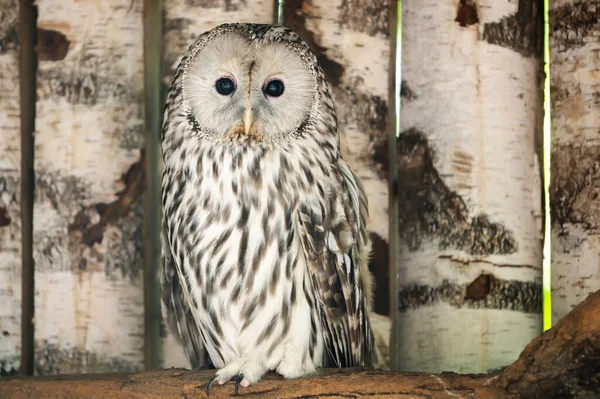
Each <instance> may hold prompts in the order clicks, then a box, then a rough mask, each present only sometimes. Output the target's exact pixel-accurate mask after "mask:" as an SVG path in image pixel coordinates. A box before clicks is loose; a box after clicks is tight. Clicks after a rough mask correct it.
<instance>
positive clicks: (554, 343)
mask: <svg viewBox="0 0 600 399" xmlns="http://www.w3.org/2000/svg"><path fill="white" fill-rule="evenodd" d="M213 374H214V370H204V371H197V372H195V371H183V370H176V369H170V370H156V371H148V372H143V373H130V374H127V373H121V374H105V375H98V374H96V375H72V376H55V377H29V378H27V377H11V378H6V379H0V397H1V398H14V399H21V398H39V399H45V398H57V399H60V398H91V397H93V398H115V399H120V398H164V399H170V398H189V399H191V398H205V397H207V396H206V384H207V383H208V380H209V379H210V377H211V376H212V375H213ZM233 392H234V384H233V382H230V383H227V384H225V385H224V386H219V385H217V384H215V385H213V388H212V390H211V396H210V397H211V398H214V399H218V398H228V397H230V396H231V395H233ZM240 396H243V397H244V396H245V397H250V398H262V397H264V398H274V399H278V398H281V399H283V398H287V399H292V398H327V399H334V398H366V397H377V398H423V399H425V398H429V399H443V398H452V399H457V398H484V399H501V398H502V399H516V398H545V399H551V398H586V399H587V398H590V399H591V398H599V397H600V292H598V293H596V294H594V295H591V296H590V297H589V298H588V299H586V301H585V302H584V303H582V304H581V305H579V306H578V307H576V308H575V309H574V310H573V311H572V312H571V313H569V314H568V315H567V316H565V317H564V318H563V319H562V320H561V321H560V322H559V323H558V324H557V325H556V326H555V327H554V328H553V329H552V330H550V331H547V332H546V333H544V334H542V335H541V336H540V337H538V338H536V339H535V340H533V341H532V342H531V343H530V344H529V345H528V346H527V347H526V348H525V350H524V351H523V353H522V354H521V356H520V358H519V359H518V360H517V361H516V362H515V363H513V364H512V365H510V366H509V367H507V368H506V369H505V370H504V371H503V372H501V373H499V374H489V375H458V374H454V373H442V374H426V373H393V372H386V371H379V370H376V371H365V370H351V369H328V370H323V371H321V372H320V373H319V374H318V375H314V376H311V377H307V378H302V379H296V380H283V379H281V378H280V377H279V376H277V375H274V374H269V375H267V376H266V377H265V378H264V379H263V380H262V381H260V382H259V383H257V384H255V385H253V386H251V387H249V388H240Z"/></svg>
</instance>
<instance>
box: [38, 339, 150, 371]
mask: <svg viewBox="0 0 600 399" xmlns="http://www.w3.org/2000/svg"><path fill="white" fill-rule="evenodd" d="M35 348H36V351H35V372H36V374H38V375H53V374H73V373H82V372H86V370H87V371H90V370H93V371H94V372H95V373H108V372H118V371H120V372H126V371H129V372H131V371H141V370H143V368H144V364H143V361H141V360H140V361H139V362H136V361H128V360H125V359H124V358H123V357H105V356H103V355H102V354H100V353H95V352H89V351H86V350H82V348H80V347H79V348H70V349H65V348H60V347H58V346H57V345H55V344H51V343H49V342H47V341H46V340H43V341H41V342H40V341H36V343H35ZM65 368H67V369H65Z"/></svg>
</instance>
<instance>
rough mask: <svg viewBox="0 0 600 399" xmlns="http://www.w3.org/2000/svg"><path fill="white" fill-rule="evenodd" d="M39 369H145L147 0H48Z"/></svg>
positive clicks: (38, 227) (37, 222) (39, 191)
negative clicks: (144, 3) (144, 1)
mask: <svg viewBox="0 0 600 399" xmlns="http://www.w3.org/2000/svg"><path fill="white" fill-rule="evenodd" d="M37 6H38V29H39V45H38V57H39V69H38V74H37V78H38V86H37V94H38V101H37V115H36V134H35V173H36V193H35V204H34V248H33V253H34V259H35V267H36V270H35V284H36V295H35V306H36V308H35V320H36V323H35V372H36V373H38V374H53V373H79V372H102V371H120V370H140V369H142V368H143V359H144V357H143V342H144V339H143V338H144V329H143V326H144V324H143V322H144V312H143V309H144V308H143V286H142V274H143V257H142V240H143V231H142V226H143V199H142V190H143V181H144V170H143V162H142V159H141V149H142V148H143V147H144V133H143V123H144V119H143V100H144V86H143V74H144V71H143V29H142V0H133V1H130V0H114V1H110V2H104V1H96V0H79V1H75V0H39V1H37Z"/></svg>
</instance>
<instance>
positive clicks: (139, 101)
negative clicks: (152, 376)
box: [0, 0, 391, 374]
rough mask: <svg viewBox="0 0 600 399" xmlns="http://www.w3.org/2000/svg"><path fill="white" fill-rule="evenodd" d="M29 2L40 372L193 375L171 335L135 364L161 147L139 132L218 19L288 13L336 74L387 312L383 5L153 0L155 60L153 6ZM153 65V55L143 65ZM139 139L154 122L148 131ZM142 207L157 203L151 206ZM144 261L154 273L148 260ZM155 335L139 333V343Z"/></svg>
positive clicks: (333, 83)
mask: <svg viewBox="0 0 600 399" xmlns="http://www.w3.org/2000/svg"><path fill="white" fill-rule="evenodd" d="M23 1H24V2H26V1H25V0H23ZM16 3H17V0H0V89H2V90H0V102H1V104H2V106H1V107H0V126H1V130H0V139H1V141H0V194H1V195H0V332H2V334H3V335H2V336H1V337H0V369H2V373H11V372H15V371H16V370H17V369H18V367H19V360H18V359H19V356H20V350H19V345H20V343H21V337H20V331H19V330H20V320H19V318H20V314H21V313H20V304H21V295H20V276H19V271H20V265H21V253H20V250H21V238H20V236H19V232H20V231H19V221H20V214H19V212H20V211H19V208H20V204H19V189H18V187H19V178H20V167H19V163H20V155H21V148H20V145H19V144H20V142H19V137H20V134H19V126H20V125H19V97H18V95H17V93H18V66H19V63H18V52H17V47H16V46H17V44H16V43H17V41H16V33H15V32H16V27H15V26H16V24H17V21H18V17H17V7H16V6H17V4H16ZM150 3H151V2H147V3H146V6H147V5H148V4H150ZM34 4H35V6H36V7H37V10H38V19H37V27H38V43H37V54H38V62H39V64H38V69H37V74H36V78H37V100H36V103H35V113H36V116H35V159H34V160H33V164H34V167H35V169H34V172H35V186H36V187H35V197H34V210H33V212H34V213H33V257H34V261H35V276H34V278H35V297H34V300H35V327H34V328H35V330H34V333H35V343H34V347H33V348H31V349H33V350H34V364H33V368H34V372H35V374H57V373H61V374H62V373H85V372H106V371H125V370H127V371H136V370H140V369H142V368H144V363H145V361H146V365H148V364H155V363H156V362H158V363H159V365H160V366H162V367H189V362H188V360H187V359H186V358H185V355H184V353H183V350H182V348H181V347H180V345H179V344H178V342H177V341H176V340H175V339H174V337H173V336H172V335H170V334H169V333H168V332H167V331H166V329H165V328H164V325H163V326H161V328H160V345H159V346H160V347H161V349H160V355H159V356H158V358H159V359H158V361H157V359H156V357H155V356H149V355H148V351H146V358H145V356H144V343H145V341H144V334H145V333H146V334H148V331H147V330H148V328H149V326H150V328H153V327H152V323H153V321H152V320H151V317H150V318H148V317H147V318H146V321H145V320H144V312H145V309H144V253H146V254H156V251H144V237H145V233H144V225H145V224H144V220H145V219H146V226H151V225H152V224H148V218H147V217H145V216H144V200H145V199H144V186H145V183H146V181H149V182H151V181H152V177H148V176H145V167H148V164H146V163H145V161H146V160H145V159H144V158H145V150H144V148H146V151H147V150H148V148H153V147H152V146H153V145H158V142H156V141H157V137H156V135H155V133H156V132H146V131H145V127H144V123H145V119H146V118H145V113H144V103H145V101H146V102H147V101H149V100H148V99H151V98H152V96H153V95H156V92H159V93H160V92H162V95H163V96H164V94H165V93H166V90H167V89H168V87H169V85H170V81H171V76H172V74H173V71H174V69H175V67H176V66H177V64H178V62H179V60H180V58H181V57H182V55H183V54H184V53H185V51H186V50H187V48H188V47H189V45H190V44H191V43H193V41H194V40H195V38H196V37H197V36H198V35H199V34H201V33H202V32H204V31H206V30H209V29H211V28H213V27H215V26H217V25H219V24H221V23H225V22H233V21H236V22H255V23H274V22H277V21H278V20H280V21H281V19H282V15H280V13H281V12H282V13H283V15H284V18H283V23H284V24H285V25H288V26H290V27H292V28H293V29H295V30H296V31H297V32H298V33H299V34H300V35H301V36H303V37H304V38H305V40H307V42H308V43H309V45H310V46H311V47H312V48H313V50H314V51H315V52H316V53H317V54H318V57H319V60H320V62H321V64H322V66H323V68H324V70H325V72H326V74H327V77H328V79H329V82H330V87H331V90H332V93H333V96H334V100H335V102H336V108H337V112H338V117H339V120H340V126H341V129H342V147H343V153H344V157H345V158H346V159H347V160H348V161H349V163H350V164H351V165H352V167H353V168H354V169H355V170H356V172H357V174H358V175H359V176H360V177H361V179H362V180H363V182H364V184H365V186H366V189H367V192H368V194H369V200H370V212H371V220H370V222H369V230H370V232H371V237H372V238H373V241H374V251H375V254H376V256H375V257H374V260H373V262H372V264H371V267H372V268H373V270H374V271H375V274H376V279H377V283H378V289H377V295H378V299H379V301H378V303H377V306H376V310H377V311H378V312H379V313H384V314H387V313H388V312H389V306H388V305H387V303H388V296H389V290H388V279H387V273H388V268H387V251H388V250H387V246H388V219H389V217H388V189H387V185H388V184H387V181H386V176H385V173H386V172H385V169H386V167H385V165H386V162H387V157H386V151H387V149H386V148H387V146H386V145H385V142H386V140H387V130H388V116H389V107H388V94H389V90H390V89H391V88H390V87H389V80H388V73H389V65H390V53H389V47H390V38H389V31H390V27H389V20H390V13H389V9H390V4H389V2H388V0H384V1H377V2H375V3H373V4H371V3H369V4H368V5H367V4H366V3H365V2H363V1H361V0H336V1H334V2H331V3H323V4H313V2H312V1H306V0H305V1H303V0H293V1H286V2H284V3H283V4H284V7H283V9H281V8H278V5H281V4H279V2H277V1H271V0H262V1H252V2H246V1H242V0H238V1H225V0H209V1H206V0H162V4H161V1H158V2H152V4H153V5H156V7H157V8H156V10H153V11H152V12H155V13H156V12H160V13H161V15H162V18H163V31H162V39H163V40H162V42H161V46H159V47H155V48H154V49H155V50H156V51H154V52H152V51H149V46H152V43H150V42H149V41H146V43H145V42H144V18H146V24H147V26H146V31H148V30H149V29H151V26H150V25H148V18H151V17H152V15H153V14H152V13H148V10H146V12H147V13H146V14H144V4H145V3H144V1H143V0H114V1H111V2H98V1H96V0H35V2H34ZM154 17H156V15H154ZM156 19H157V18H154V20H156ZM160 47H162V72H161V74H162V75H161V76H162V81H161V82H160V85H162V88H157V89H156V90H155V92H154V94H152V93H150V94H149V93H148V92H147V91H146V93H145V87H144V84H145V83H144V51H146V57H157V58H158V57H159V55H158V54H161V51H160ZM150 62H152V58H147V59H146V63H150ZM159 62H160V59H159ZM146 79H148V76H146ZM147 81H148V80H147ZM152 90H154V89H152ZM159 95H160V94H159ZM147 109H156V107H155V108H152V107H148V108H147ZM155 125H156V124H155ZM146 129H156V126H154V127H152V126H150V127H149V126H148V124H146ZM147 138H149V140H146V139H147ZM152 173H156V170H153V171H152ZM146 206H150V207H151V206H153V205H152V201H148V202H147V203H146ZM147 209H148V211H147V212H150V211H151V208H147ZM146 215H148V213H146ZM146 238H148V235H146ZM150 266H152V267H155V266H156V265H153V264H152V262H151V261H149V262H146V267H147V268H148V267H150ZM149 279H151V276H150V275H146V281H149ZM149 287H150V288H149V289H155V288H152V287H151V286H150V284H149ZM149 295H150V296H151V295H152V293H150V294H149ZM149 303H150V304H151V303H153V302H152V301H148V297H146V306H149V305H148V304H149ZM150 306H152V305H150ZM145 322H146V324H144V323H145ZM145 329H146V331H145ZM152 334H154V333H152ZM153 339H155V338H150V339H149V338H148V337H146V340H147V341H146V342H148V343H153V342H154V341H153ZM154 343H155V344H156V342H154Z"/></svg>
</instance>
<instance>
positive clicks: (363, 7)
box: [339, 0, 390, 37]
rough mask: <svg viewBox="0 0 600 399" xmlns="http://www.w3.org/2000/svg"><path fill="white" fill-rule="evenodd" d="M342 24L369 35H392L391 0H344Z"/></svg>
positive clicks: (341, 14) (341, 16) (341, 7)
mask: <svg viewBox="0 0 600 399" xmlns="http://www.w3.org/2000/svg"><path fill="white" fill-rule="evenodd" d="M340 11H341V13H340V20H339V21H340V25H341V26H345V27H348V28H350V29H352V30H355V31H358V32H364V33H366V34H368V35H369V36H375V35H378V34H380V35H384V36H385V37H389V35H390V2H389V0H371V1H369V0H342V4H341V6H340Z"/></svg>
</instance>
